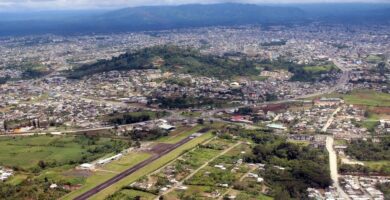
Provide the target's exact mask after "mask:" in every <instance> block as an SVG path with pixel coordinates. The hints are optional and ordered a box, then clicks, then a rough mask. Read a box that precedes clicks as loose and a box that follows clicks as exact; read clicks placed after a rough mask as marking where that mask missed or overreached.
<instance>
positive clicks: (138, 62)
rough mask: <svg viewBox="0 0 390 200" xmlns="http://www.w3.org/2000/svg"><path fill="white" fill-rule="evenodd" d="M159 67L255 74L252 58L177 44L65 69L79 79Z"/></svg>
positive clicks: (201, 73)
mask: <svg viewBox="0 0 390 200" xmlns="http://www.w3.org/2000/svg"><path fill="white" fill-rule="evenodd" d="M157 68H161V69H162V70H163V71H170V72H177V73H188V74H192V75H199V76H209V77H217V78H221V79H226V78H232V77H233V76H249V75H253V74H259V72H260V71H259V70H258V69H257V68H256V67H255V63H254V62H253V61H249V60H246V59H245V57H244V58H243V59H241V60H232V59H229V58H228V57H224V56H222V57H220V56H214V55H203V54H201V53H199V51H197V50H194V49H190V48H187V49H183V48H179V47H177V46H156V47H150V48H145V49H142V50H139V51H135V52H128V53H125V54H122V55H120V56H118V57H113V58H112V59H111V60H100V61H98V62H96V63H93V64H89V65H83V66H81V67H79V68H77V69H75V70H73V71H70V72H69V73H68V77H69V78H73V79H79V78H82V77H83V76H86V75H92V74H96V73H101V72H107V71H112V70H119V71H121V70H137V69H157Z"/></svg>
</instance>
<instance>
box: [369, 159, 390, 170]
mask: <svg viewBox="0 0 390 200" xmlns="http://www.w3.org/2000/svg"><path fill="white" fill-rule="evenodd" d="M363 163H364V166H367V167H368V168H370V169H373V170H374V171H381V170H385V171H387V172H390V161H389V160H381V161H364V162H363Z"/></svg>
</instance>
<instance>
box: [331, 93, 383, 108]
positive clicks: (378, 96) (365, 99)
mask: <svg viewBox="0 0 390 200" xmlns="http://www.w3.org/2000/svg"><path fill="white" fill-rule="evenodd" d="M327 96H328V97H339V98H342V99H344V101H345V102H346V103H347V104H353V105H361V106H375V107H390V94H386V93H382V92H376V91H373V90H354V91H352V92H350V93H348V94H331V95H327Z"/></svg>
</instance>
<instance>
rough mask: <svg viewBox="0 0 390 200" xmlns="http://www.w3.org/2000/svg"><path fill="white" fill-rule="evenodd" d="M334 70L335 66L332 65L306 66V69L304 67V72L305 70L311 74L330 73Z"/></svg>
mask: <svg viewBox="0 0 390 200" xmlns="http://www.w3.org/2000/svg"><path fill="white" fill-rule="evenodd" d="M332 69H334V66H332V65H322V66H305V67H303V70H305V71H306V72H311V73H324V72H329V71H331V70H332Z"/></svg>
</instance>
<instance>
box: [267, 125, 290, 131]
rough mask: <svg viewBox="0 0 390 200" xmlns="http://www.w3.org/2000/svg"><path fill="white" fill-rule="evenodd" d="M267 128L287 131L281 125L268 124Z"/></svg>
mask: <svg viewBox="0 0 390 200" xmlns="http://www.w3.org/2000/svg"><path fill="white" fill-rule="evenodd" d="M267 128H270V129H277V130H283V131H285V130H287V127H285V126H283V125H281V124H268V125H267Z"/></svg>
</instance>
